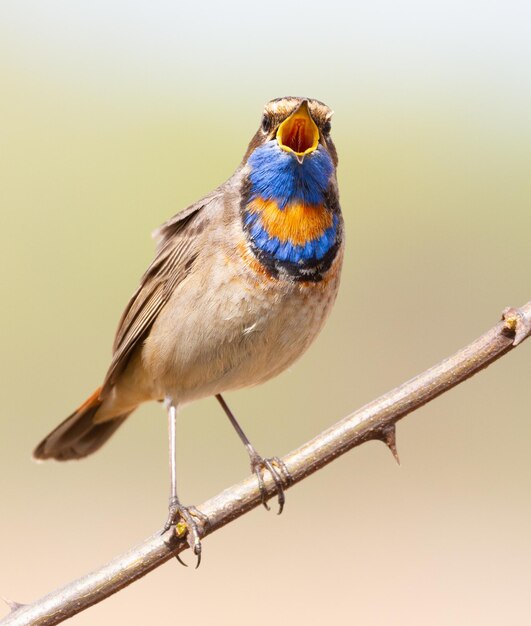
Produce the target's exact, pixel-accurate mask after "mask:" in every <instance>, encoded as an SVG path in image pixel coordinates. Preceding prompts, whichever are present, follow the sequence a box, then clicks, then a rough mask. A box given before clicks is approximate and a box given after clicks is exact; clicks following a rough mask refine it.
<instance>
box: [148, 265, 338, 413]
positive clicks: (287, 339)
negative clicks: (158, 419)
mask: <svg viewBox="0 0 531 626" xmlns="http://www.w3.org/2000/svg"><path fill="white" fill-rule="evenodd" d="M340 257H341V255H338V258H337V259H336V262H335V263H334V264H333V266H332V267H331V268H330V270H329V272H328V275H327V277H326V278H325V279H324V280H323V281H321V282H319V283H291V282H287V281H282V280H277V279H272V278H268V279H267V280H264V277H263V275H261V276H257V274H256V273H255V272H254V271H253V270H252V269H251V268H249V267H245V268H244V269H243V270H242V267H241V266H240V267H234V268H229V269H233V270H234V271H229V272H227V271H216V270H215V269H213V271H212V272H211V273H210V274H209V280H208V282H206V281H205V280H204V274H203V275H202V279H200V278H199V276H200V275H201V273H200V272H197V273H195V274H193V275H191V276H189V277H188V278H187V279H186V280H185V281H184V282H183V283H182V293H179V291H181V289H179V288H178V289H177V290H176V292H175V294H174V296H173V297H174V298H175V299H176V302H179V303H181V306H171V301H170V306H167V307H166V308H165V310H164V311H162V313H161V315H160V316H159V319H158V320H157V322H156V323H155V325H154V327H153V329H152V332H151V333H150V336H149V338H148V339H147V341H146V343H145V345H144V347H143V350H142V363H143V368H142V369H143V370H144V372H145V374H147V376H148V378H149V379H151V381H152V384H153V389H152V394H153V396H155V397H158V398H168V397H169V398H171V399H172V400H174V401H175V402H176V403H178V404H181V405H182V404H183V403H187V402H190V401H191V400H196V399H198V398H202V397H206V396H210V395H214V394H216V393H221V392H223V391H227V390H230V389H238V388H241V387H246V386H250V385H256V384H258V383H261V382H264V381H265V380H267V379H269V378H271V377H273V376H275V375H277V374H279V373H280V372H281V371H282V370H284V369H286V368H287V367H289V366H290V365H291V364H292V363H293V362H294V361H295V360H296V359H297V358H298V357H299V356H301V355H302V353H303V352H304V351H305V350H306V349H307V348H308V346H309V345H310V344H311V342H312V341H313V340H314V339H315V337H316V335H317V334H318V333H319V331H320V330H321V328H322V326H323V324H324V322H325V320H326V317H327V316H328V313H329V312H330V310H331V308H332V305H333V303H334V300H335V297H336V293H337V289H338V285H339V272H340V266H341V258H340ZM238 265H240V264H239V263H238ZM212 267H214V268H215V267H219V264H213V266H212ZM224 267H225V270H226V269H227V265H226V264H225V265H224ZM185 299H186V300H188V302H187V303H186V304H185V303H183V300H185ZM183 311H186V315H184V313H182V312H183Z"/></svg>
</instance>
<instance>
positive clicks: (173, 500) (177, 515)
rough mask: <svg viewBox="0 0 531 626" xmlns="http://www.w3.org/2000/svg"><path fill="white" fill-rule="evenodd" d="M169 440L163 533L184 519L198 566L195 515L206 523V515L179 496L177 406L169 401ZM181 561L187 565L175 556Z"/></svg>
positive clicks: (189, 543) (198, 540) (199, 544)
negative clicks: (168, 491)
mask: <svg viewBox="0 0 531 626" xmlns="http://www.w3.org/2000/svg"><path fill="white" fill-rule="evenodd" d="M167 409H168V441H169V452H170V454H169V456H170V501H169V506H168V519H167V520H166V524H165V525H164V530H163V531H162V532H163V533H164V532H166V531H167V530H169V529H170V528H171V527H172V526H175V527H177V523H178V521H179V519H182V520H183V522H184V523H185V524H186V528H187V531H188V545H189V546H190V548H191V549H192V551H193V553H194V554H195V555H196V557H197V564H196V568H198V567H199V564H200V563H201V539H200V533H199V527H198V525H197V522H196V521H195V519H194V516H195V517H197V518H200V519H201V521H202V522H203V523H205V521H207V520H206V518H205V516H204V515H203V514H202V513H200V512H199V511H198V510H197V509H196V508H195V507H187V506H183V505H182V504H181V502H180V500H179V497H178V496H177V446H176V440H177V407H176V406H175V405H174V404H173V403H170V402H168V403H167ZM175 558H176V559H177V560H178V561H179V563H181V564H182V565H185V566H186V563H184V562H183V561H182V560H181V559H180V558H179V555H176V557H175Z"/></svg>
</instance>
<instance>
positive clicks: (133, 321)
mask: <svg viewBox="0 0 531 626" xmlns="http://www.w3.org/2000/svg"><path fill="white" fill-rule="evenodd" d="M219 198H220V196H219V195H218V194H216V195H212V196H207V197H206V198H203V199H202V200H200V201H199V202H197V203H196V204H193V205H192V206H190V207H188V208H187V209H185V210H184V211H181V212H180V213H177V215H175V216H174V217H172V218H171V219H170V220H169V221H168V222H166V223H165V224H163V225H162V226H161V227H160V228H159V229H157V230H156V231H155V232H154V233H153V236H154V237H155V239H156V240H157V243H158V246H157V252H156V255H155V259H154V260H153V262H152V263H151V265H150V266H149V267H148V269H147V271H146V273H145V274H144V275H143V276H142V278H141V281H140V286H139V288H138V289H137V290H136V292H135V293H134V294H133V296H132V298H131V300H130V301H129V304H128V305H127V307H126V309H125V311H124V312H123V314H122V317H121V319H120V322H119V324H118V330H117V331H116V337H115V339H114V345H113V358H112V361H111V365H110V367H109V370H108V372H107V376H106V377H105V381H104V383H103V388H102V392H101V393H102V395H103V394H105V393H106V392H107V391H108V390H109V389H110V388H111V387H112V386H113V385H114V383H115V381H116V379H117V377H118V376H119V374H120V373H121V372H122V371H123V369H124V368H125V366H126V365H127V362H128V360H129V357H130V356H131V354H132V352H133V351H134V349H135V348H136V347H137V346H138V345H139V344H140V343H141V342H142V341H143V340H144V338H145V337H146V334H147V333H148V332H149V329H150V328H151V326H152V324H153V322H154V321H155V319H156V318H157V316H158V314H159V313H160V311H161V309H162V308H163V307H164V305H165V304H166V303H167V302H168V300H169V298H170V296H171V294H172V293H173V291H174V289H175V287H176V286H177V285H178V284H179V283H180V282H181V281H182V280H183V279H184V278H185V277H186V276H187V275H188V274H189V272H190V270H191V269H192V266H193V264H194V262H195V260H196V258H197V255H198V251H199V247H200V246H198V235H199V234H200V233H201V232H202V230H203V229H204V227H205V225H206V222H207V221H208V217H209V214H210V211H205V208H206V207H207V206H209V205H211V204H212V203H215V202H216V201H217V200H219Z"/></svg>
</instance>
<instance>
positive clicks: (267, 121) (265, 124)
mask: <svg viewBox="0 0 531 626" xmlns="http://www.w3.org/2000/svg"><path fill="white" fill-rule="evenodd" d="M262 130H263V131H264V133H268V132H269V131H270V130H271V118H270V117H268V116H267V115H264V117H263V118H262Z"/></svg>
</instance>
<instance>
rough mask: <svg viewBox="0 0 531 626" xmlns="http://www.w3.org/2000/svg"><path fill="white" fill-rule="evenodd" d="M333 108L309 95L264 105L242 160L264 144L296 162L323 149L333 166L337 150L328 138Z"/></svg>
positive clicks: (276, 100) (301, 161) (280, 99)
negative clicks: (256, 129) (258, 123)
mask: <svg viewBox="0 0 531 626" xmlns="http://www.w3.org/2000/svg"><path fill="white" fill-rule="evenodd" d="M332 114H333V111H332V110H331V109H330V108H329V107H327V106H326V104H324V103H322V102H319V100H313V99H311V98H299V97H284V98H276V99H275V100H271V102H268V103H267V104H266V105H265V107H264V112H263V114H262V121H261V124H260V128H259V129H258V131H257V132H256V134H255V135H254V137H253V138H252V140H251V142H250V144H249V147H248V148H247V152H246V153H245V156H244V159H243V161H244V162H246V161H247V160H248V158H249V157H250V156H251V154H252V153H253V152H254V151H255V150H257V149H258V148H260V147H261V146H264V145H265V144H268V148H271V149H272V150H276V151H278V152H279V153H287V154H289V155H290V157H291V158H292V159H293V160H294V161H296V162H297V163H298V164H299V165H302V164H303V163H304V160H305V159H306V158H308V157H309V156H310V155H312V154H314V153H315V152H316V151H322V150H325V151H326V152H327V153H328V154H329V155H330V158H331V160H332V162H333V164H334V166H337V152H336V149H335V146H334V143H333V142H332V139H331V137H330V129H331V118H332Z"/></svg>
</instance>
